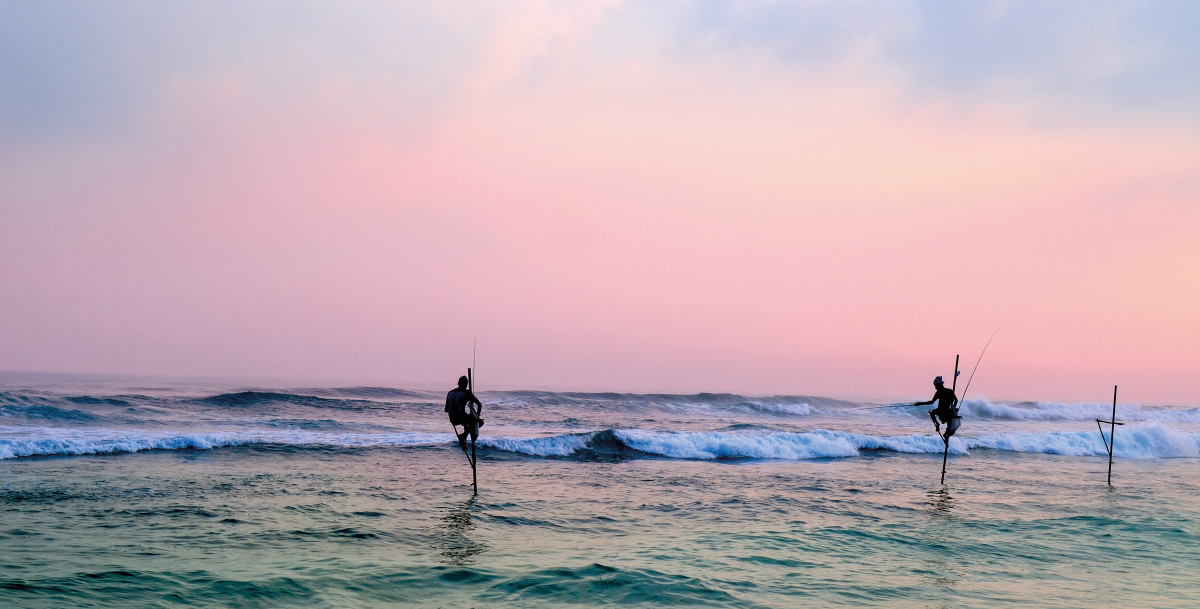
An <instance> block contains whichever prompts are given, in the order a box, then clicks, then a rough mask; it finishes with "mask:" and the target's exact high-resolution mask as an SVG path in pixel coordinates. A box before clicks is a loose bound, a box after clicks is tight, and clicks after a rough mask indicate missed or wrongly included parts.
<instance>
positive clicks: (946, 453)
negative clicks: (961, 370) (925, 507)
mask: <svg viewBox="0 0 1200 609" xmlns="http://www.w3.org/2000/svg"><path fill="white" fill-rule="evenodd" d="M958 358H959V356H958V355H955V356H954V380H953V381H950V392H951V393H954V390H955V389H957V388H958ZM955 399H958V398H957V396H956V397H955ZM941 406H942V403H941V402H938V407H939V408H941ZM946 431H950V423H946ZM942 441H943V442H945V443H946V447H945V449H944V450H942V484H945V483H946V459H948V458H949V457H950V438H947V437H944V436H943V437H942Z"/></svg>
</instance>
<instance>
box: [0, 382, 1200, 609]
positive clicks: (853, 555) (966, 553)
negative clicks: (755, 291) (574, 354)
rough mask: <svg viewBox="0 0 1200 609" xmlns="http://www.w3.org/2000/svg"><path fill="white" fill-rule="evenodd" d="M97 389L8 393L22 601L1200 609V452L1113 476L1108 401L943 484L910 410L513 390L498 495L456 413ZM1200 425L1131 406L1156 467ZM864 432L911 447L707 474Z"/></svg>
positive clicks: (188, 391) (503, 403)
mask: <svg viewBox="0 0 1200 609" xmlns="http://www.w3.org/2000/svg"><path fill="white" fill-rule="evenodd" d="M67 389H69V388H57V389H53V390H51V389H47V388H45V387H42V388H40V389H37V390H36V391H35V390H29V389H21V390H14V391H9V392H8V393H6V394H5V396H4V399H5V400H7V402H5V408H6V409H5V410H4V411H3V413H0V414H3V415H4V417H5V418H6V420H5V421H4V422H3V423H4V426H3V428H2V429H0V448H4V447H7V450H9V451H10V452H20V451H25V452H29V451H30V450H31V448H32V447H40V448H39V449H40V450H41V452H40V453H36V454H35V455H33V456H24V457H22V456H13V457H11V458H7V459H2V460H0V514H3V516H2V524H0V605H2V606H16V607H68V606H69V607H84V606H87V607H177V606H178V607H181V606H198V607H283V606H306V607H384V606H395V605H406V606H428V607H467V606H474V607H535V606H548V605H572V606H600V605H615V604H621V605H633V606H647V607H649V606H663V605H680V606H723V607H724V606H727V607H785V606H788V607H790V606H814V607H834V606H888V607H1000V606H1004V607H1013V606H1040V607H1095V606H1127V607H1194V606H1197V604H1198V603H1200V577H1197V575H1196V572H1197V569H1198V568H1200V544H1197V541H1198V540H1200V525H1198V524H1197V523H1198V522H1200V521H1198V519H1197V517H1198V516H1200V507H1198V506H1197V501H1196V499H1197V497H1198V496H1200V493H1198V491H1200V486H1198V484H1197V476H1196V473H1197V472H1198V471H1200V458H1197V457H1196V456H1188V455H1186V454H1185V455H1184V456H1142V457H1140V458H1132V457H1127V458H1120V457H1119V458H1118V460H1117V463H1116V466H1115V469H1114V484H1113V486H1112V487H1108V486H1107V485H1106V484H1105V470H1106V468H1107V457H1106V456H1104V457H1102V456H1098V455H1095V454H1076V453H1082V452H1084V451H1083V449H1082V448H1080V447H1086V445H1085V444H1080V443H1079V442H1082V440H1078V441H1077V439H1078V438H1082V437H1084V436H1076V435H1075V434H1076V433H1080V434H1082V433H1084V432H1085V430H1087V426H1086V424H1085V423H1088V421H1085V420H1082V419H1081V418H1080V417H1082V416H1083V415H1080V416H1074V415H1072V414H1070V413H1073V412H1076V411H1078V412H1083V413H1084V414H1086V412H1090V410H1088V409H1089V408H1092V407H1093V406H1092V405H1047V404H1026V405H1001V404H991V403H982V405H977V406H976V408H975V411H976V413H977V415H978V413H979V412H982V411H983V410H985V409H992V411H995V412H1003V408H1009V407H1011V408H1017V409H1024V410H1028V411H1029V416H1028V417H1023V418H1022V417H1021V416H1017V417H1015V418H1014V417H1013V416H1001V415H995V416H993V417H992V418H990V419H989V418H987V417H986V416H984V415H979V416H976V417H975V418H974V419H972V418H970V417H969V418H968V419H967V421H966V423H965V424H964V426H963V430H962V431H961V432H960V433H961V434H962V436H963V439H964V444H963V446H962V447H960V450H959V451H958V452H957V453H956V454H952V455H951V456H950V460H949V472H948V476H947V484H946V485H941V484H938V475H939V473H940V469H941V461H942V456H941V454H940V453H937V452H931V451H922V450H923V444H922V442H921V441H920V439H919V436H921V434H920V433H919V429H920V425H921V424H920V419H919V416H917V415H913V414H910V413H908V411H906V410H904V409H897V410H894V411H893V410H892V409H881V410H874V411H850V410H849V409H850V408H854V407H858V406H855V405H852V404H849V403H845V402H840V401H837V400H825V401H822V400H821V399H820V398H744V397H741V396H732V397H728V398H724V397H720V396H716V397H714V396H704V397H697V396H666V397H652V396H651V397H648V396H632V397H631V396H621V395H617V394H609V395H606V396H596V395H590V396H581V395H579V394H574V395H556V394H521V395H515V394H495V395H493V396H491V397H489V398H487V399H486V400H485V401H487V402H489V404H490V406H489V411H488V413H486V414H488V416H489V423H488V426H485V428H484V429H485V431H487V430H488V429H489V428H490V427H492V426H493V423H494V424H495V428H496V429H498V430H500V431H503V432H504V434H500V433H497V435H495V436H490V437H491V440H490V442H489V445H488V447H485V448H482V449H481V452H480V459H479V473H480V476H479V479H480V489H479V494H478V495H477V496H475V495H473V494H472V492H471V488H470V469H469V467H468V466H467V462H466V460H465V459H464V457H463V455H462V453H461V452H459V451H458V450H457V449H456V448H455V447H453V446H452V445H451V444H450V443H448V442H447V441H446V440H448V437H446V436H445V435H444V434H443V435H441V436H439V435H438V434H440V433H441V432H440V431H439V430H438V429H437V427H438V426H439V425H445V426H446V427H447V430H448V425H447V424H445V422H444V421H442V419H441V418H440V416H441V413H440V405H436V404H435V403H433V402H432V401H431V400H433V399H434V397H436V396H434V397H429V398H428V399H423V398H421V396H420V395H419V394H416V393H414V394H413V395H408V394H407V393H406V394H405V395H404V396H400V395H399V394H395V393H393V394H387V395H384V396H383V397H380V396H376V397H374V398H371V399H365V398H362V397H355V398H346V397H341V398H337V397H330V396H329V395H326V396H325V397H320V396H316V395H306V393H307V394H317V393H322V392H321V391H316V390H313V391H308V392H303V391H299V390H294V391H293V392H292V393H281V394H273V395H277V396H282V397H271V398H264V397H262V395H264V394H252V395H244V394H239V393H236V392H235V393H219V394H214V393H207V392H206V391H202V390H197V389H196V388H170V391H166V390H162V388H159V389H160V390H159V391H158V392H157V393H155V392H151V391H147V390H145V388H136V389H141V392H140V393H133V392H132V391H131V389H135V388H131V387H124V386H123V387H120V388H118V389H113V388H111V387H110V388H108V389H109V390H110V393H112V392H114V391H119V392H121V393H113V394H112V395H100V394H102V393H103V392H101V391H98V388H96V387H89V388H86V391H87V392H86V394H83V395H86V398H83V397H81V395H78V393H79V391H78V388H76V391H75V393H76V395H73V394H72V392H71V391H68V390H67ZM210 389H211V388H210ZM216 389H220V388H216ZM341 391H347V390H341ZM356 391H362V390H361V389H359V390H356ZM380 391H383V390H380ZM326 393H328V392H326ZM214 395H215V396H217V397H219V398H220V399H216V400H212V399H208V398H211V397H213V396H214ZM229 395H234V396H241V397H236V398H229V397H227V396H229ZM115 396H123V397H115ZM138 396H140V397H138ZM222 396H225V397H222ZM289 396H290V397H289ZM68 398H74V401H71V400H68ZM90 400H91V401H90ZM105 400H107V401H105ZM204 400H207V401H204ZM313 400H327V401H325V402H322V401H313ZM689 400H690V401H689ZM118 402H119V403H118ZM539 402H540V403H539ZM314 404H315V406H314ZM697 404H699V405H697ZM72 411H74V412H73V413H72ZM1085 411H1086V412H1085ZM1048 412H1049V413H1053V412H1059V413H1063V412H1066V413H1068V415H1067V416H1060V417H1057V418H1055V417H1049V416H1048V415H1046V413H1048ZM1189 412H1193V411H1191V410H1188V409H1186V408H1162V409H1150V408H1141V407H1135V406H1132V405H1131V406H1128V407H1126V408H1125V414H1126V415H1127V416H1128V417H1129V418H1130V419H1131V420H1135V419H1139V418H1140V419H1142V420H1143V422H1142V423H1138V424H1135V425H1134V427H1137V425H1141V426H1142V431H1141V432H1140V433H1142V434H1143V436H1145V437H1146V438H1150V440H1148V441H1149V442H1150V445H1147V446H1141V447H1139V446H1136V445H1133V444H1134V443H1135V441H1134V439H1135V438H1137V437H1138V436H1137V433H1138V432H1135V431H1130V432H1129V438H1130V444H1131V446H1130V447H1129V448H1128V449H1127V450H1129V451H1131V452H1133V453H1137V451H1139V450H1140V451H1142V452H1143V453H1147V452H1153V451H1154V450H1158V451H1160V452H1163V451H1165V452H1166V453H1171V454H1175V453H1177V452H1180V451H1182V452H1184V453H1186V452H1187V450H1188V446H1187V442H1188V439H1189V438H1191V437H1192V434H1194V433H1195V430H1194V429H1192V428H1191V426H1192V425H1195V423H1192V422H1190V420H1189V418H1190V417H1191V416H1192V415H1190V414H1188V413H1189ZM1138 413H1141V414H1140V415H1139V414H1138ZM917 414H918V415H919V414H920V413H917ZM1009 414H1010V415H1011V413H1009ZM860 417H861V419H860ZM866 417H872V418H871V419H870V420H872V421H874V423H872V424H869V425H868V424H866V423H865V421H866V420H867V419H866ZM905 417H907V419H906V418H905ZM1072 417H1074V418H1072ZM908 419H911V421H910V422H905V421H907V420H908ZM855 422H857V423H855ZM633 423H638V424H637V425H633ZM851 423H854V425H851ZM1091 424H1092V426H1093V429H1094V426H1095V424H1094V423H1091ZM910 425H911V428H910V427H909V426H910ZM839 426H842V427H844V428H845V429H837V428H838V427H839ZM850 427H853V428H854V429H853V430H851V429H849V428H850ZM864 429H865V431H866V432H869V433H864ZM596 430H601V431H599V432H598V433H597V432H596ZM603 430H615V431H603ZM817 430H826V431H817ZM888 430H892V434H891V435H888V434H887V433H886V432H887V431H888ZM1155 430H1157V431H1155ZM968 432H970V433H972V434H974V435H968ZM1091 433H1092V434H1094V435H1096V436H1097V438H1096V441H1097V442H1099V439H1098V433H1097V432H1095V431H1092V432H1091ZM1122 433H1123V431H1122V430H1121V429H1118V431H1117V434H1118V437H1117V442H1118V451H1119V452H1120V450H1121V443H1122V438H1123V436H1122ZM121 434H124V435H123V436H122V435H121ZM272 434H275V435H272ZM289 434H290V435H289ZM305 434H309V435H305ZM841 434H860V435H863V436H864V437H869V438H873V439H870V440H864V439H863V438H858V437H857V436H853V435H849V436H847V435H841ZM1056 434H1057V435H1056ZM925 435H928V430H925ZM991 436H996V437H999V438H1007V440H1005V441H1004V442H1000V444H1007V445H1008V448H1007V449H1000V448H980V447H979V445H991V444H997V442H998V441H997V440H995V439H992V440H989V439H987V438H989V437H991ZM251 437H256V438H258V439H257V440H254V441H251V440H250V439H249V438H251ZM847 437H850V438H857V439H855V440H854V441H855V442H857V443H858V444H871V445H874V444H889V443H890V444H893V445H894V446H893V447H892V448H886V447H885V448H857V449H854V450H855V451H856V453H855V454H853V455H848V456H847V455H843V456H832V457H828V456H814V457H810V458H764V457H761V456H760V457H755V458H747V457H737V456H729V455H715V456H713V457H704V456H703V455H705V454H713V453H714V451H715V452H722V451H724V452H725V453H728V452H730V451H733V452H738V451H741V452H755V451H758V454H766V453H765V452H764V451H769V450H776V451H784V452H786V451H791V453H792V454H793V455H794V454H795V453H797V451H804V450H807V451H810V452H819V451H820V450H825V451H828V452H838V451H843V450H844V449H845V446H843V445H842V444H840V442H842V441H843V440H845V441H849V440H846V438H847ZM47 438H56V440H55V441H56V442H57V444H56V445H51V444H50V443H49V441H48V440H46V439H47ZM119 438H124V440H123V441H124V443H125V444H124V448H122V447H116V445H115V444H114V442H115V441H116V439H119ZM202 438H208V439H209V441H213V442H216V443H217V447H215V448H203V447H201V448H195V447H193V448H186V447H183V448H179V447H176V448H172V449H169V450H168V449H161V448H160V449H154V450H140V451H139V450H136V449H137V448H138V447H140V446H142V444H139V442H140V443H143V444H144V443H146V442H149V443H151V444H153V443H155V442H157V443H159V444H161V445H163V446H168V445H171V442H175V443H177V444H179V443H182V444H187V443H189V442H190V443H191V444H193V445H197V444H203V441H201V439H202ZM239 438H240V439H241V440H243V441H237V442H235V441H234V440H238V439H239ZM306 438H307V440H309V441H305V439H306ZM664 438H665V439H664ZM972 438H975V439H978V438H983V439H982V440H972ZM1020 438H1023V440H1020V441H1018V439H1020ZM1030 438H1041V439H1042V441H1043V443H1042V444H1041V445H1040V446H1041V448H1042V450H1036V451H1030V450H1024V451H1023V450H1017V449H1015V448H1014V446H1016V445H1018V444H1021V443H1025V444H1028V442H1030V441H1031V440H1030ZM1063 438H1066V439H1067V440H1063ZM1155 438H1157V439H1155ZM1164 438H1165V439H1164ZM184 439H186V441H185V440H184ZM317 440H319V441H317ZM935 440H936V439H935ZM1068 440H1069V441H1068ZM685 441H686V442H685ZM106 442H107V443H106ZM221 442H224V443H225V444H226V445H223V446H222V445H220V443H221ZM522 442H524V443H522ZM1156 442H1157V444H1155V443H1156ZM1172 442H1174V443H1172ZM1180 442H1182V444H1179V443H1180ZM504 446H507V447H508V449H504V448H502V447H504ZM633 446H640V447H641V449H638V448H634V447H633ZM1155 446H1156V447H1157V448H1154V447H1155ZM88 447H90V448H88ZM1193 448H1194V447H1193ZM517 449H521V450H517ZM643 449H644V450H643ZM902 449H903V450H910V451H911V452H902V451H901V450H902ZM89 451H90V452H89ZM128 451H134V452H128ZM655 451H657V452H655ZM678 451H692V453H695V454H699V455H701V456H693V457H690V458H679V457H675V456H671V453H674V452H678ZM705 451H709V452H707V453H706V452H705ZM56 452H57V453H66V454H57V455H55V454H53V453H56ZM531 453H539V454H531ZM1054 453H1057V454H1054Z"/></svg>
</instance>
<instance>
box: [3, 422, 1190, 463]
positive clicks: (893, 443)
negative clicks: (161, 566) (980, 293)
mask: <svg viewBox="0 0 1200 609" xmlns="http://www.w3.org/2000/svg"><path fill="white" fill-rule="evenodd" d="M600 433H607V434H611V436H608V437H609V438H610V439H609V440H608V441H610V442H611V440H612V439H615V440H616V441H618V442H620V443H621V444H623V445H624V446H625V447H627V448H629V449H632V450H636V451H639V452H643V453H646V454H651V455H659V456H663V457H669V458H675V459H738V458H742V459H819V458H833V457H853V456H857V455H860V454H861V451H864V450H887V451H894V452H903V453H939V452H942V449H943V445H942V441H941V439H940V438H938V437H937V436H933V435H919V434H909V435H900V436H874V435H867V434H859V433H851V432H843V431H830V430H824V429H818V430H814V431H809V432H800V433H792V432H772V433H756V432H749V433H739V432H717V431H713V432H672V431H654V430H644V429H621V430H614V431H611V432H586V433H573V434H566V435H559V436H550V437H515V436H481V437H480V438H479V445H480V446H482V447H486V448H492V449H496V450H502V451H506V452H514V453H521V454H526V455H533V456H542V457H564V456H569V455H571V454H574V453H576V452H578V451H580V450H583V449H586V448H589V447H590V446H591V443H592V442H593V441H594V440H596V439H597V437H598V434H600ZM453 442H454V436H452V435H450V434H437V433H412V432H406V433H376V434H372V433H326V432H309V431H303V430H286V431H284V430H279V431H275V430H241V431H212V432H200V433H172V432H151V431H143V430H128V429H75V428H53V427H42V428H31V427H0V459H9V458H13V457H27V456H34V455H85V454H103V453H118V452H137V451H142V450H179V449H211V448H218V447H224V446H244V445H251V444H285V445H293V446H313V447H319V446H340V447H373V446H431V445H437V444H451V443H453ZM972 449H990V450H1003V451H1011V452H1025V453H1048V454H1057V455H1071V456H1100V455H1105V454H1107V451H1106V449H1105V447H1104V443H1103V441H1102V440H1101V439H1100V434H1099V432H1098V431H1078V432H1041V433H997V434H988V435H982V436H976V437H958V436H956V437H954V438H952V439H951V441H950V452H952V453H954V454H967V453H969V451H970V450H972ZM1115 452H1116V455H1117V456H1118V457H1123V458H1131V459H1154V458H1172V457H1200V434H1195V433H1187V432H1183V431H1179V430H1175V429H1171V428H1169V427H1166V426H1165V425H1162V424H1161V423H1145V424H1141V425H1133V426H1129V427H1124V428H1120V429H1118V433H1117V443H1116V451H1115Z"/></svg>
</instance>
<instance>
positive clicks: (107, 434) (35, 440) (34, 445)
mask: <svg viewBox="0 0 1200 609" xmlns="http://www.w3.org/2000/svg"><path fill="white" fill-rule="evenodd" d="M0 434H2V435H3V436H4V437H2V438H0V459H11V458H14V457H32V456H43V455H94V454H109V453H131V452H139V451H143V450H184V449H205V450H206V449H212V448H221V447H225V446H247V445H253V444H282V445H290V446H314V447H315V446H338V447H348V448H354V447H371V446H429V445H435V444H444V443H447V442H450V441H452V440H453V439H454V436H452V435H450V434H448V433H445V434H431V433H413V432H406V433H385V434H367V433H362V434H333V433H314V432H306V431H299V430H295V431H258V430H245V431H230V432H223V431H221V432H199V433H173V432H147V431H140V430H127V429H66V428H61V427H59V428H55V427H43V428H29V427H0Z"/></svg>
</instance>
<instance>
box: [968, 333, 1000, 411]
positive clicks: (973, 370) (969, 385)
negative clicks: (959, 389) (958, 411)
mask: <svg viewBox="0 0 1200 609" xmlns="http://www.w3.org/2000/svg"><path fill="white" fill-rule="evenodd" d="M996 332H999V330H996ZM996 332H992V335H991V336H990V337H989V338H988V342H987V344H985V345H984V346H983V351H981V352H980V353H979V359H977V360H975V367H974V368H973V369H971V376H969V377H967V386H966V387H965V388H963V394H962V399H960V400H959V403H962V402H965V401H967V391H968V390H970V389H971V381H972V380H974V379H975V371H976V370H979V362H982V361H983V354H984V353H987V348H988V345H990V344H992V339H993V338H996Z"/></svg>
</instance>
